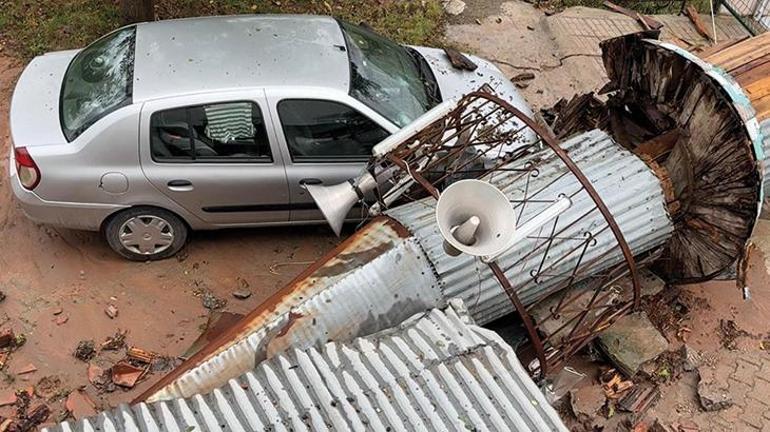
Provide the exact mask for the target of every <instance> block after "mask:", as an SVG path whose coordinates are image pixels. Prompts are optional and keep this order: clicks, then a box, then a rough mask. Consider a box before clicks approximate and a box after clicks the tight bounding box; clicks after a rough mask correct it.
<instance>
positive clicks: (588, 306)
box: [566, 283, 611, 340]
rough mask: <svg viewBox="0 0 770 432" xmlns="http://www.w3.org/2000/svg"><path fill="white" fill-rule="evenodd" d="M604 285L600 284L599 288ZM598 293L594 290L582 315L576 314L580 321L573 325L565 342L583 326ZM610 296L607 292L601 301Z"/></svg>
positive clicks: (604, 284) (598, 291)
mask: <svg viewBox="0 0 770 432" xmlns="http://www.w3.org/2000/svg"><path fill="white" fill-rule="evenodd" d="M606 285H607V283H602V284H601V286H606ZM600 292H601V290H597V289H595V290H594V293H593V296H591V300H589V301H588V305H586V306H585V307H584V308H583V312H582V313H578V316H579V317H580V319H579V320H578V322H577V324H575V325H574V326H573V327H572V330H571V331H570V332H569V334H568V335H567V338H566V339H567V340H569V339H570V338H572V336H573V334H574V333H575V331H577V329H578V328H579V327H580V326H581V325H582V324H583V321H584V320H585V318H586V317H587V316H588V313H589V312H590V311H591V307H592V306H593V305H594V303H595V302H596V299H597V298H598V297H599V293H600ZM610 294H611V292H609V291H608V292H607V293H605V295H603V296H602V300H603V299H605V298H607V297H608V296H609V295H610Z"/></svg>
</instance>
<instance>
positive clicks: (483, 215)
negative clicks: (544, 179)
mask: <svg viewBox="0 0 770 432" xmlns="http://www.w3.org/2000/svg"><path fill="white" fill-rule="evenodd" d="M436 222H437V223H438V228H439V231H440V232H441V236H442V237H444V241H445V243H444V250H445V251H446V252H447V253H448V254H449V255H453V256H454V255H459V253H466V254H468V255H473V256H480V257H486V256H496V255H497V254H499V253H500V252H502V251H504V250H505V249H506V248H508V247H509V244H510V240H511V238H512V237H513V235H514V233H515V232H516V212H515V210H514V209H513V206H512V205H511V202H510V201H509V200H508V197H506V196H505V194H503V192H501V191H500V190H499V189H498V188H496V187H494V186H493V185H491V184H490V183H488V182H485V181H481V180H460V181H458V182H456V183H452V184H451V185H450V186H449V187H447V188H446V189H444V191H443V192H441V195H440V196H439V199H438V203H437V204H436ZM455 251H457V253H455Z"/></svg>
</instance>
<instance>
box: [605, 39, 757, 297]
mask: <svg viewBox="0 0 770 432" xmlns="http://www.w3.org/2000/svg"><path fill="white" fill-rule="evenodd" d="M762 40H764V41H765V42H764V44H763V43H761V41H755V40H747V41H744V42H741V43H738V44H734V45H732V46H730V47H729V48H727V49H725V50H723V51H719V52H716V53H713V54H711V55H710V56H709V57H708V58H706V60H708V61H714V62H716V63H717V65H720V66H722V67H724V68H725V69H727V70H733V71H737V72H738V75H737V77H736V78H737V79H738V82H739V83H741V82H743V84H745V85H747V86H748V87H747V88H748V89H749V90H751V94H753V95H754V96H755V97H759V96H761V97H762V98H763V99H757V100H758V101H760V102H764V101H765V100H766V99H764V97H765V96H767V95H770V90H768V89H770V86H766V87H761V85H765V84H770V80H768V79H767V78H765V77H767V76H770V56H768V54H770V39H768V38H767V36H765V37H763V38H762ZM602 49H603V53H604V54H603V57H604V64H605V67H606V69H607V75H608V77H609V78H610V80H611V84H610V85H609V86H608V88H610V89H612V90H613V91H614V93H613V94H612V95H610V97H609V100H608V102H607V106H608V108H609V111H610V113H609V116H610V128H611V130H612V133H613V136H614V137H615V138H616V139H618V141H619V142H620V143H621V144H622V145H624V146H625V147H627V148H628V149H629V150H631V151H634V152H635V153H637V154H646V155H647V156H648V157H649V158H650V159H651V160H654V161H656V162H657V163H658V164H659V165H660V167H662V168H663V170H660V169H659V170H657V171H656V172H659V173H663V174H664V176H665V177H667V178H668V179H669V180H670V187H671V188H673V190H672V191H669V194H667V195H671V196H667V200H669V201H671V202H675V203H676V205H677V207H678V208H677V210H678V211H677V212H676V214H675V215H674V216H675V218H674V222H675V224H676V230H675V233H674V235H673V237H672V239H671V240H670V241H669V243H668V246H667V248H666V250H665V251H664V253H663V256H662V258H661V260H659V261H658V263H657V264H656V266H657V268H658V270H660V271H661V272H662V274H663V275H665V276H666V277H667V279H668V280H669V281H681V282H685V281H697V280H703V279H707V278H710V277H713V276H714V275H716V274H718V273H720V272H722V271H723V270H725V269H726V268H727V267H729V266H730V265H732V264H733V263H734V262H735V259H736V257H739V256H741V253H742V251H743V247H744V245H745V243H746V240H747V239H748V237H749V236H750V234H751V229H752V228H753V225H754V220H755V218H756V215H757V209H758V203H759V200H760V198H759V192H760V184H761V181H762V174H761V169H760V165H759V164H758V161H757V160H756V155H755V154H754V150H753V147H752V142H751V140H750V138H749V135H748V131H747V128H746V125H745V123H744V121H743V120H742V118H741V117H740V115H738V112H737V110H736V107H735V106H734V105H733V101H732V100H730V99H729V97H728V96H729V95H728V93H729V90H726V89H725V88H723V87H722V86H721V85H720V84H718V83H717V82H716V81H715V80H714V79H713V78H711V77H710V76H708V75H707V74H706V73H705V71H704V70H703V69H702V68H701V67H700V66H699V65H698V64H696V63H694V62H691V61H689V60H688V59H687V58H686V57H685V56H682V55H680V54H679V53H677V52H675V51H673V50H670V49H667V48H665V47H661V46H658V45H655V44H652V43H649V42H644V41H643V40H642V37H640V36H636V35H629V36H626V37H621V38H616V39H612V40H609V41H605V42H603V43H602ZM726 51H728V52H726ZM747 62H753V64H754V65H755V66H756V68H755V69H753V70H747V69H746V68H745V65H746V64H747ZM758 70H761V71H762V74H761V75H763V77H762V78H760V77H759V75H760V74H759V73H757V72H755V71H758ZM743 84H742V85H743ZM760 88H761V89H760ZM767 101H768V102H767V104H766V106H767V108H768V109H770V98H768V99H767ZM756 105H757V104H756V103H755V106H756ZM762 106H764V105H763V104H762V103H759V107H760V108H761V107H762ZM763 114H764V115H766V113H763ZM672 198H673V200H672Z"/></svg>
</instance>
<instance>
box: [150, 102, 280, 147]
mask: <svg viewBox="0 0 770 432" xmlns="http://www.w3.org/2000/svg"><path fill="white" fill-rule="evenodd" d="M150 141H151V149H152V157H153V159H154V160H156V161H161V162H178V161H195V162H238V161H245V162H272V160H273V159H272V154H271V152H270V143H269V141H268V138H267V130H266V129H265V122H264V119H263V118H262V112H261V111H260V109H259V106H257V105H256V104H255V103H253V102H224V103H216V104H207V105H196V106H189V107H182V108H174V109H170V110H164V111H158V112H156V113H154V114H153V115H152V117H151V119H150Z"/></svg>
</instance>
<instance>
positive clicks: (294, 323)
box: [139, 35, 770, 401]
mask: <svg viewBox="0 0 770 432" xmlns="http://www.w3.org/2000/svg"><path fill="white" fill-rule="evenodd" d="M747 43H748V44H754V43H755V42H751V41H746V42H743V44H747ZM764 45H765V47H764V48H762V49H763V50H764V51H762V53H765V52H766V51H768V50H770V48H767V46H770V44H767V43H766V44H764ZM728 49H734V50H738V51H741V52H743V51H744V50H743V48H741V44H738V45H735V46H733V47H731V48H728ZM603 50H604V54H605V65H606V66H607V69H608V75H609V77H610V79H611V82H610V83H609V84H608V86H607V87H606V90H607V91H609V92H611V95H610V97H609V100H608V102H607V103H606V104H604V103H602V102H601V101H598V102H597V104H596V107H597V108H596V112H594V113H592V114H595V115H593V116H592V117H591V118H590V119H585V118H582V119H581V118H580V117H581V116H585V115H586V114H588V113H587V112H586V110H582V111H581V110H574V111H573V112H572V113H571V114H570V113H562V115H561V116H560V118H558V119H557V122H556V124H555V125H554V131H553V133H552V132H551V131H548V130H546V129H544V128H543V127H542V126H540V125H537V124H535V123H534V122H533V121H532V120H530V119H528V118H526V117H523V116H522V114H521V113H520V112H519V111H518V110H516V109H515V108H513V107H511V106H510V105H508V104H507V103H505V102H504V101H500V100H499V99H497V98H496V97H495V96H494V95H491V94H489V93H486V92H484V91H479V92H476V93H472V94H470V95H467V96H466V97H464V98H463V99H462V100H460V101H459V102H458V103H457V104H456V105H454V106H452V107H449V108H447V107H446V106H443V107H439V110H444V111H443V112H441V113H440V114H441V115H438V116H437V115H436V112H433V113H430V112H429V113H428V114H426V116H424V117H425V118H422V119H418V120H417V122H416V123H417V124H418V125H419V127H413V128H411V129H409V130H407V131H406V132H405V133H403V134H400V135H399V136H397V138H398V139H394V140H390V142H389V145H390V148H389V150H388V152H386V153H383V154H380V155H379V156H378V157H376V158H374V160H373V161H372V164H371V166H370V172H369V173H368V175H369V176H371V177H372V178H376V180H378V182H379V181H381V180H382V179H383V177H384V178H385V180H387V182H388V183H387V185H388V186H389V187H390V188H389V189H387V188H383V189H382V191H381V193H380V194H379V198H378V202H377V203H376V204H375V209H374V210H375V211H373V213H377V214H378V216H376V217H374V218H373V219H372V221H371V222H370V223H369V224H368V225H366V226H365V227H363V228H362V229H360V230H358V231H357V232H356V233H354V234H353V235H352V236H351V237H350V238H348V239H347V240H346V241H345V242H343V243H342V244H341V245H340V246H339V247H337V248H336V249H335V250H333V251H332V252H331V253H330V254H328V255H327V256H325V257H324V258H322V259H321V260H319V261H318V262H317V263H316V264H314V265H312V266H310V267H309V268H308V269H307V270H306V271H304V272H303V273H302V274H301V275H299V276H298V277H297V278H296V279H295V280H294V281H292V282H291V283H290V284H289V285H287V286H286V287H285V288H283V289H282V290H280V291H279V292H278V293H276V294H275V295H274V296H273V297H271V298H270V299H269V300H268V301H267V302H265V303H264V304H262V305H261V306H260V307H258V308H257V309H255V310H254V311H253V312H252V313H250V314H249V315H248V316H247V317H246V318H245V319H244V320H243V321H242V322H241V323H239V324H238V325H236V326H235V327H234V328H233V329H231V330H230V331H228V332H226V333H225V334H223V335H222V336H220V337H219V338H218V339H217V340H215V341H214V342H212V343H211V344H210V345H208V346H207V347H206V348H204V349H203V350H201V351H200V352H199V353H198V354H196V355H195V356H193V357H192V358H190V359H189V360H188V361H187V362H186V363H185V364H183V365H182V366H181V367H180V368H178V369H177V370H175V371H173V372H172V373H170V374H169V375H168V376H167V377H165V378H164V379H162V380H161V381H160V382H159V383H157V384H156V385H155V386H153V387H152V388H151V389H150V390H149V391H148V392H146V393H145V394H144V395H142V396H140V398H139V399H140V400H145V399H146V400H149V401H155V400H163V399H169V398H176V397H189V396H191V395H194V394H197V393H201V392H208V391H210V390H211V389H213V388H215V387H217V386H218V385H221V383H223V382H225V381H226V380H228V379H230V378H232V377H235V376H238V375H240V374H242V373H244V372H245V371H248V370H251V369H253V368H254V366H255V364H258V363H259V362H261V361H263V360H265V359H270V358H272V357H274V356H275V355H278V354H279V353H281V352H284V351H286V350H289V349H307V348H309V347H312V346H314V345H316V344H319V343H325V342H327V341H330V340H339V341H344V340H351V339H353V338H355V337H357V336H361V335H366V334H372V333H375V332H377V331H380V330H382V329H385V328H388V327H391V326H394V325H396V324H397V323H399V322H401V321H403V320H404V319H406V318H407V317H409V316H411V315H413V314H415V313H418V312H420V311H423V310H426V309H431V308H435V307H444V306H445V305H446V302H447V299H449V298H453V297H459V298H461V299H462V300H463V301H464V302H465V303H466V304H467V305H468V309H469V310H470V314H471V316H472V317H473V318H474V320H476V321H477V322H478V323H479V324H482V325H483V324H486V323H488V322H490V321H492V320H494V319H496V318H500V317H502V316H505V315H506V314H509V313H511V312H513V311H516V312H517V313H518V314H519V316H520V318H521V319H522V321H523V322H524V323H525V324H526V325H527V327H528V333H529V337H530V341H531V343H532V346H533V347H534V351H535V354H536V357H537V360H538V361H537V362H534V363H533V365H534V367H532V368H530V372H532V373H540V374H542V373H543V372H549V371H551V370H554V369H555V368H558V366H559V364H560V363H561V362H562V361H563V360H564V359H565V358H567V357H568V356H569V355H571V354H572V353H574V352H575V351H576V350H578V349H579V348H580V347H582V346H584V345H585V344H586V343H587V342H588V341H589V340H590V339H591V338H592V337H593V336H594V335H595V334H596V333H597V332H598V331H600V330H601V329H603V328H605V327H606V326H608V325H610V324H611V323H612V322H613V321H614V320H615V319H617V318H618V317H619V316H621V315H623V314H625V313H627V312H629V311H631V310H633V308H634V307H635V306H636V305H638V303H639V299H640V283H639V276H638V273H639V269H640V268H641V267H651V268H653V269H655V270H656V271H657V272H658V274H659V275H661V276H663V277H664V278H665V279H666V280H667V281H670V282H690V281H698V280H705V279H708V278H711V277H713V276H715V275H717V274H719V273H721V272H723V271H724V270H725V269H728V268H730V267H731V266H733V265H734V264H735V262H736V260H738V259H740V258H741V257H742V254H743V253H744V248H745V245H746V242H747V240H748V238H749V236H750V234H751V231H752V228H753V225H754V222H755V220H756V218H757V216H758V213H759V210H760V205H761V202H762V182H763V178H764V165H763V163H762V161H763V159H764V152H763V149H762V144H763V138H762V133H761V129H760V127H759V120H765V119H766V118H767V117H766V114H767V113H766V111H764V108H762V109H759V108H758V112H759V114H758V115H756V116H755V112H754V109H753V108H752V103H751V101H754V102H755V103H757V101H760V100H763V99H757V98H755V99H751V101H750V99H749V98H748V97H747V96H746V94H745V93H744V91H743V89H742V88H741V86H740V85H739V84H737V83H736V82H735V81H733V80H731V79H730V78H729V76H727V75H726V74H725V73H724V71H723V70H722V69H718V68H714V67H711V65H709V64H707V63H705V62H703V61H702V60H700V59H698V58H696V57H694V56H692V55H691V54H689V53H687V52H685V51H683V50H681V49H680V48H678V47H675V46H672V45H668V44H663V43H661V42H658V41H656V40H647V39H642V37H640V36H638V35H631V36H627V37H623V38H618V39H614V40H611V41H608V42H605V43H604V44H603ZM736 52H737V51H736ZM718 54H719V53H717V54H715V55H718ZM723 55H724V54H723ZM762 55H763V56H768V55H767V54H762ZM728 57H730V58H734V56H732V57H731V56H728ZM768 58H770V57H768ZM753 59H754V57H750V56H749V57H745V56H744V63H743V64H744V65H745V64H748V63H750V62H752V61H754V62H755V60H753ZM735 61H739V60H735ZM755 63H756V62H755ZM736 67H737V68H738V69H740V67H739V66H736ZM736 70H737V69H736ZM757 94H759V93H757ZM768 105H770V104H768ZM764 106H765V105H764V102H763V105H761V107H764ZM757 116H759V118H757ZM426 119H427V120H426ZM586 124H589V125H591V127H590V128H586V127H585V125H586ZM575 125H578V126H575ZM588 129H590V130H588ZM532 136H534V137H536V138H535V139H534V140H533V139H530V138H529V137H532ZM522 137H527V138H525V139H522ZM556 137H559V138H558V139H557V138H556ZM503 148H504V149H505V151H504V152H503V151H502V149H503ZM468 149H470V150H471V151H467V150H468ZM479 155H484V157H477V156H479ZM490 155H494V156H495V157H494V158H489V157H487V156H490ZM383 173H385V174H383ZM468 178H475V179H481V180H483V181H485V182H488V183H489V184H492V185H494V186H496V187H497V188H498V189H500V190H502V191H503V192H504V193H505V195H506V196H507V198H508V199H509V200H510V201H511V203H512V206H513V208H514V210H515V211H516V214H517V216H516V218H515V219H516V220H515V221H513V222H514V223H515V224H516V225H517V226H518V225H519V224H521V225H522V226H524V225H526V224H527V222H528V221H530V220H532V219H534V218H535V217H536V216H537V215H538V214H540V213H541V212H543V211H546V210H547V209H549V208H550V206H553V205H554V203H556V202H558V201H560V200H563V199H567V200H569V206H568V208H567V209H566V210H564V211H563V212H561V213H559V214H558V217H556V218H554V219H552V220H549V221H548V223H546V224H543V225H541V226H540V227H539V229H537V230H535V231H533V232H532V233H530V234H529V235H527V236H526V237H525V238H522V239H520V241H519V242H517V243H516V244H513V245H511V246H510V247H509V248H508V249H506V250H505V251H504V253H502V255H500V256H499V257H496V259H495V260H493V261H490V262H487V261H485V260H484V259H479V258H478V257H473V256H469V255H467V254H464V255H460V256H456V257H455V256H449V255H447V253H446V249H445V248H444V242H445V240H446V237H445V236H442V234H441V233H440V231H439V229H438V227H437V224H436V214H435V207H436V199H437V198H439V197H440V196H441V193H442V191H443V190H444V189H445V188H446V187H448V185H450V184H452V183H454V182H456V181H457V180H460V179H468ZM365 184H367V183H366V182H363V181H362V182H359V183H357V187H358V186H363V185H365ZM356 192H361V191H356ZM478 207H479V212H480V213H483V211H484V206H483V205H479V206H478ZM342 214H344V212H342ZM623 287H626V288H625V289H624V288H623ZM586 292H587V293H589V295H588V299H589V301H587V302H584V301H578V299H584V298H586V296H585V293H586ZM608 299H611V301H608ZM546 302H547V304H548V305H551V306H549V309H548V310H547V311H546V313H545V314H543V313H540V314H538V317H539V320H538V321H537V322H535V321H534V320H533V319H532V314H531V312H532V311H533V310H535V309H536V308H538V307H539V306H540V305H542V304H546ZM541 312H542V311H541ZM565 317H567V319H565ZM553 320H561V321H560V322H564V323H563V325H561V328H560V330H559V331H556V332H552V333H550V335H549V333H548V332H545V331H544V329H545V327H546V325H545V324H546V323H547V322H548V321H553ZM553 334H558V335H559V336H558V337H552V336H551V335H553ZM527 364H529V363H527Z"/></svg>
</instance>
